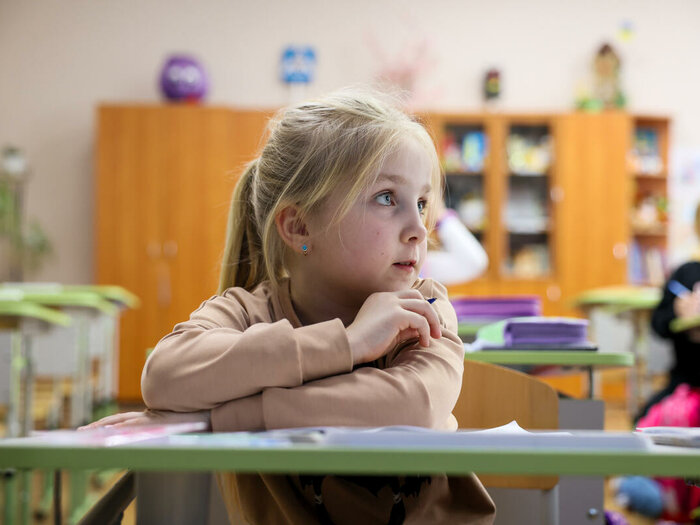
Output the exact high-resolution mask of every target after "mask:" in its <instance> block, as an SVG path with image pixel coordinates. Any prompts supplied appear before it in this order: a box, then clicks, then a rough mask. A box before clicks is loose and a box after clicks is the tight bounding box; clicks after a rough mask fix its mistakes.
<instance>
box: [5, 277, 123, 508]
mask: <svg viewBox="0 0 700 525" xmlns="http://www.w3.org/2000/svg"><path fill="white" fill-rule="evenodd" d="M0 290H2V291H3V292H4V293H15V294H20V295H21V296H22V299H23V300H24V301H26V302H32V303H35V304H37V305H41V306H44V307H50V308H55V309H58V310H60V311H61V312H63V313H65V314H67V315H68V316H69V317H70V319H71V324H70V326H65V327H56V328H54V329H53V330H51V331H50V332H47V333H42V334H37V335H36V336H35V337H34V338H33V345H32V357H33V363H34V365H33V366H34V372H35V374H36V375H37V376H45V377H50V378H51V379H52V381H53V403H52V406H51V410H50V412H49V422H48V426H49V428H57V427H58V423H59V422H58V419H59V417H60V416H59V414H60V413H62V412H63V410H62V408H63V407H62V403H63V401H62V399H63V394H62V392H61V381H60V380H61V379H62V378H67V379H71V380H72V385H71V395H70V422H69V426H70V427H72V428H75V427H77V426H79V425H84V424H86V423H89V422H90V421H91V420H92V407H93V392H92V381H91V373H92V357H94V354H93V352H99V353H100V354H102V353H103V352H102V349H103V348H105V346H106V342H105V330H104V328H105V326H106V324H107V323H108V321H107V319H108V318H111V317H115V316H116V314H117V313H118V307H117V306H116V305H115V304H114V303H113V302H111V301H109V300H107V299H105V297H104V294H103V293H97V292H96V291H89V290H87V289H85V288H80V287H77V286H76V287H70V286H63V285H61V284H58V283H5V284H3V285H2V287H0ZM112 293H113V294H114V293H116V292H114V291H112ZM87 483H88V476H87V473H86V472H82V471H77V472H73V473H71V507H72V509H73V511H72V514H74V515H75V514H78V513H80V512H81V510H80V509H81V508H83V507H85V506H87V505H89V503H88V502H87V500H86V499H85V497H86V495H87ZM51 491H52V484H51V477H50V476H46V477H45V483H44V486H43V496H42V498H41V503H40V505H39V508H38V512H40V513H41V512H47V511H48V508H49V507H50V502H51Z"/></svg>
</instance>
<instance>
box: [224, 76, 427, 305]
mask: <svg viewBox="0 0 700 525" xmlns="http://www.w3.org/2000/svg"><path fill="white" fill-rule="evenodd" d="M268 135H269V136H268V139H267V142H266V144H265V145H264V147H263V149H262V151H261V152H260V155H259V156H258V157H257V158H256V159H254V160H253V161H252V162H250V163H249V164H248V165H247V166H246V168H245V170H244V171H243V173H242V174H241V176H240V178H239V180H238V182H237V184H236V187H235V189H234V191H233V197H232V199H231V209H230V213H229V220H228V228H227V234H226V248H225V250H224V257H223V261H222V267H221V274H220V279H219V293H221V292H223V291H224V290H226V289H227V288H229V287H232V286H240V287H243V288H245V289H247V290H252V289H253V288H255V286H257V285H258V284H259V283H261V282H262V281H265V280H270V281H271V282H272V285H273V286H275V287H276V286H278V285H279V281H280V279H281V278H283V277H284V276H285V275H286V274H287V270H286V268H285V265H284V255H285V248H286V245H285V244H284V241H283V240H282V239H281V238H280V236H279V235H278V233H277V228H276V226H275V217H276V216H277V214H278V213H279V212H280V211H281V210H282V209H284V208H285V207H287V206H290V205H294V206H296V207H297V209H298V211H299V214H300V220H302V221H303V220H304V218H305V217H308V216H309V215H310V214H311V213H312V212H313V211H314V210H316V209H318V207H319V206H320V205H321V204H322V203H323V201H324V199H326V198H327V197H328V196H329V195H331V193H332V192H334V191H335V190H336V189H342V190H343V191H344V192H345V195H346V196H345V198H344V200H343V202H342V204H341V205H340V207H339V209H338V210H337V213H336V214H335V218H334V220H335V221H337V220H340V219H341V218H342V217H343V216H344V214H345V213H347V211H348V210H349V208H350V207H351V206H352V204H353V202H355V200H356V199H357V198H358V196H359V195H360V194H361V193H362V191H363V190H365V189H366V188H367V187H368V186H369V185H370V184H371V183H372V182H373V181H374V180H375V178H376V177H377V176H378V175H379V169H380V167H381V165H382V164H383V162H384V161H385V159H386V158H387V157H388V156H389V155H391V154H392V153H393V152H394V151H396V150H397V148H398V147H399V146H400V145H401V144H402V141H404V140H405V139H406V138H407V137H413V138H414V139H417V140H418V142H419V143H420V144H421V145H422V146H423V147H424V148H425V150H426V153H427V154H428V156H429V158H430V160H431V177H430V178H431V185H432V187H433V192H432V194H431V196H430V199H431V200H433V201H434V199H436V198H439V196H440V194H441V192H440V189H441V188H440V185H441V174H440V166H439V162H438V158H437V152H436V151H435V146H434V144H433V141H432V139H431V137H430V135H429V134H428V132H427V131H426V130H425V128H424V127H423V126H422V125H421V124H419V123H418V122H417V121H416V120H415V119H413V118H411V117H409V116H408V115H407V114H406V113H404V112H403V111H401V110H400V109H399V108H398V104H397V103H396V101H395V99H391V98H388V97H387V96H386V95H384V94H378V93H373V92H368V91H366V90H357V89H352V90H342V91H339V92H336V93H333V94H330V95H328V96H326V97H324V98H321V99H318V100H314V101H309V102H304V103H301V104H298V105H295V106H291V107H289V108H287V109H284V110H282V111H280V112H279V113H278V114H277V115H276V116H275V117H274V118H273V119H272V120H271V121H270V123H269V125H268ZM433 203H434V202H431V203H430V204H433ZM434 208H435V206H432V205H428V206H427V208H426V226H428V227H429V228H430V227H432V225H433V224H434V221H435V217H434Z"/></svg>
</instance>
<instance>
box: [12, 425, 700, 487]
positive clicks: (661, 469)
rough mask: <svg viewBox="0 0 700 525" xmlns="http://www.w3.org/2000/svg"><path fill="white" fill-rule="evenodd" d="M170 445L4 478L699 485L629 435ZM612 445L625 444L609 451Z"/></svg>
mask: <svg viewBox="0 0 700 525" xmlns="http://www.w3.org/2000/svg"><path fill="white" fill-rule="evenodd" d="M247 436H249V435H246V434H240V433H239V434H194V435H175V436H168V437H165V438H159V439H155V440H151V441H144V442H139V443H134V444H130V445H122V446H114V447H98V446H94V445H82V446H77V445H70V446H58V445H51V446H49V445H37V444H31V443H30V442H29V440H27V439H16V440H4V441H0V468H18V469H37V468H40V469H54V470H59V469H65V468H68V469H92V468H120V469H129V470H134V471H137V472H138V471H142V472H143V471H169V472H182V471H190V472H202V471H235V472H241V473H247V472H266V473H277V474H284V473H308V474H357V475H359V474H364V475H387V474H395V475H401V474H404V475H409V474H413V475H416V474H423V475H425V474H434V473H447V474H452V475H459V474H466V473H468V472H480V473H490V474H534V475H538V474H540V475H573V476H609V475H613V474H628V475H641V476H673V477H686V478H698V477H700V448H694V449H692V448H681V447H670V446H660V445H650V444H649V445H640V439H641V437H640V436H638V435H636V434H633V433H608V432H593V431H591V432H583V433H581V432H573V433H572V435H571V436H557V437H556V439H554V440H551V439H544V440H543V439H542V436H535V438H534V439H533V434H532V433H526V434H510V435H500V436H498V435H491V436H489V437H488V439H486V440H485V439H483V436H482V438H481V439H475V440H474V441H472V442H470V441H469V440H467V441H464V442H461V443H460V445H459V446H456V445H454V444H452V445H447V446H440V445H439V444H434V445H428V444H423V445H421V446H418V445H415V444H414V445H408V446H402V445H401V442H402V439H395V438H392V440H391V442H390V443H385V444H371V443H370V444H367V445H364V446H363V445H355V446H351V445H347V444H344V445H341V444H335V445H334V444H322V443H295V442H289V441H276V440H275V439H273V438H269V437H265V435H261V436H257V437H252V438H251V437H247ZM618 438H620V439H621V442H617V443H616V442H615V441H616V440H617V439H618Z"/></svg>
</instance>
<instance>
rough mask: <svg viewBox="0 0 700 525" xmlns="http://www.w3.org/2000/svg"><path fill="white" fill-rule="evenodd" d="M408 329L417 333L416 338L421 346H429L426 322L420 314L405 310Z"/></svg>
mask: <svg viewBox="0 0 700 525" xmlns="http://www.w3.org/2000/svg"><path fill="white" fill-rule="evenodd" d="M406 316H407V319H408V322H409V327H410V328H413V329H414V330H417V331H418V338H419V340H420V344H421V346H426V347H427V346H430V325H429V324H428V320H427V319H426V318H425V317H423V316H422V315H421V314H417V313H415V312H412V311H410V310H406Z"/></svg>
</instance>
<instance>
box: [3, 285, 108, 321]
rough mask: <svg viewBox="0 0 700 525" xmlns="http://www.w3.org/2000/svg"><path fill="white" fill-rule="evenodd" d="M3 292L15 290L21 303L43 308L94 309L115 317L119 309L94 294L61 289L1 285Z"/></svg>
mask: <svg viewBox="0 0 700 525" xmlns="http://www.w3.org/2000/svg"><path fill="white" fill-rule="evenodd" d="M3 288H4V289H5V290H17V291H18V292H19V293H21V296H22V301H26V302H33V303H37V304H40V305H43V306H56V307H61V306H75V307H80V308H94V309H95V310H98V311H100V312H102V313H105V314H107V315H115V314H116V313H117V312H118V311H119V309H118V308H117V306H116V305H114V304H113V303H111V302H109V301H107V300H106V299H104V298H102V297H101V296H100V295H98V294H97V293H95V292H88V291H72V290H66V289H63V288H62V287H59V288H56V289H49V288H47V289H46V290H42V289H40V288H35V287H31V288H30V287H26V288H25V287H22V286H21V285H20V286H12V285H3Z"/></svg>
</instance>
